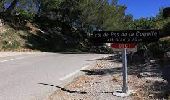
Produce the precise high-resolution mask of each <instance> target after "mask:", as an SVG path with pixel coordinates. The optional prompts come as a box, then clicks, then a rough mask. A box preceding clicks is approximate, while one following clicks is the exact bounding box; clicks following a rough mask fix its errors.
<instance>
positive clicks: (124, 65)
mask: <svg viewBox="0 0 170 100" xmlns="http://www.w3.org/2000/svg"><path fill="white" fill-rule="evenodd" d="M126 54H127V49H126V48H124V49H123V51H122V62H123V87H122V93H127V92H128V85H127V83H128V81H127V80H128V79H127V55H126Z"/></svg>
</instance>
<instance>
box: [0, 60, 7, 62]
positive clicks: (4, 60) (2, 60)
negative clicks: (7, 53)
mask: <svg viewBox="0 0 170 100" xmlns="http://www.w3.org/2000/svg"><path fill="white" fill-rule="evenodd" d="M7 61H8V60H2V61H0V62H7Z"/></svg>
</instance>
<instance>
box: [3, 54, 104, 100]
mask: <svg viewBox="0 0 170 100" xmlns="http://www.w3.org/2000/svg"><path fill="white" fill-rule="evenodd" d="M104 56H106V55H103V54H58V53H37V54H36V53H34V54H25V55H24V54H22V55H16V56H12V57H3V58H0V100H44V99H45V98H47V97H48V96H49V95H50V94H51V93H53V92H54V91H55V90H56V89H57V88H56V87H55V86H60V85H61V84H62V83H63V82H64V81H65V80H68V79H69V78H70V77H71V76H73V75H74V74H76V73H77V72H78V71H79V70H80V69H81V68H85V67H87V66H88V65H90V64H92V63H94V59H96V58H101V57H104ZM47 84H48V85H47ZM50 85H51V86H50ZM53 85H54V86H53Z"/></svg>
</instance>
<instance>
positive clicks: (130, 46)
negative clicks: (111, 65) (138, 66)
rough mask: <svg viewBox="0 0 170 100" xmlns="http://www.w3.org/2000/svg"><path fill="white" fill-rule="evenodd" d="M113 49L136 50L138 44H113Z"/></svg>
mask: <svg viewBox="0 0 170 100" xmlns="http://www.w3.org/2000/svg"><path fill="white" fill-rule="evenodd" d="M111 47H112V48H117V49H120V48H135V47H136V44H135V43H126V44H122V43H112V44H111Z"/></svg>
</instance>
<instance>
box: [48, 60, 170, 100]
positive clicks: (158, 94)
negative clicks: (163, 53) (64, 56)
mask: <svg viewBox="0 0 170 100" xmlns="http://www.w3.org/2000/svg"><path fill="white" fill-rule="evenodd" d="M121 71H122V63H121V62H119V61H118V60H109V59H105V60H97V61H96V64H95V66H91V67H90V68H88V69H85V70H81V72H83V73H84V74H83V75H81V76H78V77H77V78H75V79H74V80H73V81H72V82H70V83H69V84H67V85H65V86H64V87H60V86H55V87H56V89H57V91H56V92H55V93H53V94H52V95H51V96H50V97H49V100H168V99H167V98H166V93H168V91H169V90H168V89H167V88H168V86H167V81H165V80H164V79H163V78H162V77H161V72H160V70H159V66H158V65H157V64H143V65H135V66H129V68H128V86H129V89H130V90H133V93H132V94H131V95H130V96H128V97H123V98H122V97H116V96H113V95H112V94H113V93H114V92H115V91H117V90H121V87H122V73H121Z"/></svg>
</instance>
